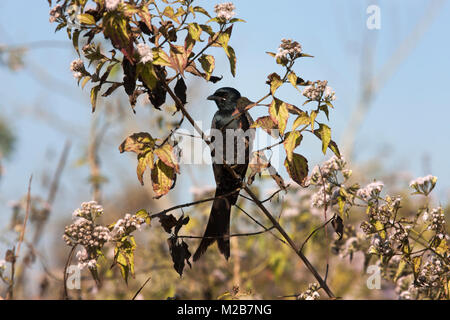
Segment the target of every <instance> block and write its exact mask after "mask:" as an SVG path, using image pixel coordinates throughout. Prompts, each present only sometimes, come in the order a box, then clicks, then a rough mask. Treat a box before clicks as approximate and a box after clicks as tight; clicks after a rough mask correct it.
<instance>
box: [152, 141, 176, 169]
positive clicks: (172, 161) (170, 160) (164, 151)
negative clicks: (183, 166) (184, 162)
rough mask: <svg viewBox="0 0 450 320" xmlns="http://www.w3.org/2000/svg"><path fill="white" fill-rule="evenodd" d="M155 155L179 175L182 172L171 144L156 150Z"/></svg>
mask: <svg viewBox="0 0 450 320" xmlns="http://www.w3.org/2000/svg"><path fill="white" fill-rule="evenodd" d="M155 155H156V156H157V157H158V158H159V159H160V160H161V161H162V162H164V163H165V164H166V165H167V166H169V167H171V168H174V169H175V171H176V172H177V173H179V172H180V166H179V165H178V161H177V158H176V156H175V153H174V152H173V147H172V146H171V145H170V144H168V143H166V144H164V145H163V146H162V147H160V148H158V149H155Z"/></svg>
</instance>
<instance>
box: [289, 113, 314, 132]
mask: <svg viewBox="0 0 450 320" xmlns="http://www.w3.org/2000/svg"><path fill="white" fill-rule="evenodd" d="M310 123H311V118H310V117H309V116H308V114H306V113H305V114H303V115H301V116H298V117H297V119H295V121H294V124H293V125H292V130H295V129H297V128H298V127H299V126H302V125H303V126H305V125H309V124H310Z"/></svg>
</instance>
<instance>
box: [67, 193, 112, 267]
mask: <svg viewBox="0 0 450 320" xmlns="http://www.w3.org/2000/svg"><path fill="white" fill-rule="evenodd" d="M102 214H103V207H102V206H101V205H99V204H97V202H96V201H89V202H83V203H82V204H81V208H78V209H76V210H75V211H74V212H73V214H72V218H73V219H74V222H73V223H72V224H71V225H69V226H66V227H65V228H64V235H63V239H64V241H65V242H66V243H67V245H69V246H71V247H73V246H76V245H81V246H83V248H82V249H81V251H78V252H77V254H76V257H77V258H78V267H79V268H80V269H83V268H84V267H86V266H87V267H89V268H95V267H96V265H97V260H96V258H97V256H98V250H99V249H101V248H102V247H103V246H104V244H105V243H106V242H107V241H109V240H111V234H110V232H109V229H108V228H106V227H104V226H101V225H96V224H95V223H94V221H95V219H96V218H97V217H99V216H100V215H102Z"/></svg>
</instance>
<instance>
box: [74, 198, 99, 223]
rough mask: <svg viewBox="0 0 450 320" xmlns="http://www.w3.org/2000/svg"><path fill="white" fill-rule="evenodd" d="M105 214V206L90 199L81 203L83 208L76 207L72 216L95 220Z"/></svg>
mask: <svg viewBox="0 0 450 320" xmlns="http://www.w3.org/2000/svg"><path fill="white" fill-rule="evenodd" d="M102 214H103V207H102V206H101V205H99V204H98V203H97V201H88V202H83V203H81V208H78V209H76V210H75V211H74V212H73V213H72V218H73V219H74V220H76V219H77V218H85V219H88V220H93V219H95V218H97V217H99V216H101V215H102Z"/></svg>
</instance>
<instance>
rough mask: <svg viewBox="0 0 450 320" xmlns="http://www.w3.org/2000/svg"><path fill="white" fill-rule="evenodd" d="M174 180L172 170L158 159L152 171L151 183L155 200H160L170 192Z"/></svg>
mask: <svg viewBox="0 0 450 320" xmlns="http://www.w3.org/2000/svg"><path fill="white" fill-rule="evenodd" d="M174 179H175V171H174V169H173V168H171V167H169V166H167V165H166V164H165V163H164V162H163V161H161V160H160V159H158V161H157V162H156V165H155V166H154V167H153V169H152V183H153V190H154V191H155V193H156V198H160V197H162V196H163V195H165V194H167V193H168V192H169V191H170V189H171V188H172V185H173V181H174Z"/></svg>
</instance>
